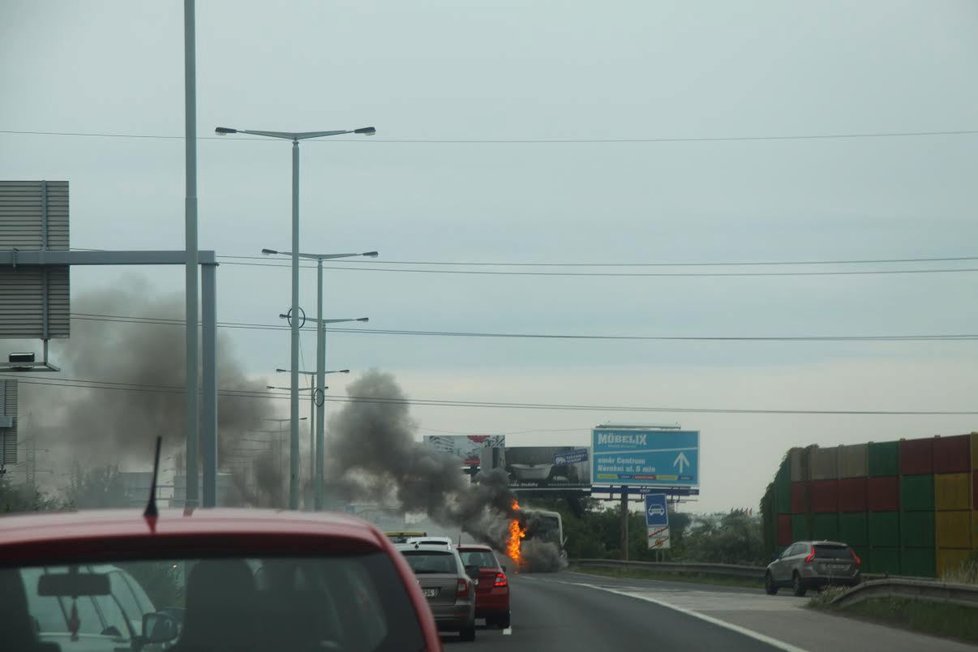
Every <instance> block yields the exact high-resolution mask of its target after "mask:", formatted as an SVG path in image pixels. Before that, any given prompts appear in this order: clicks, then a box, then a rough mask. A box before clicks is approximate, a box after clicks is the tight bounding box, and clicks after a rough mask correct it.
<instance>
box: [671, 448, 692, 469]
mask: <svg viewBox="0 0 978 652" xmlns="http://www.w3.org/2000/svg"><path fill="white" fill-rule="evenodd" d="M677 464H678V465H679V472H680V473H682V472H683V470H684V469H685V467H687V466H689V458H688V457H686V453H683V452H682V451H680V452H679V455H676V461H675V462H673V463H672V465H673V466H676V465H677Z"/></svg>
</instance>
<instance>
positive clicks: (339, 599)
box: [0, 509, 509, 652]
mask: <svg viewBox="0 0 978 652" xmlns="http://www.w3.org/2000/svg"><path fill="white" fill-rule="evenodd" d="M0 605H2V609H0V649H2V650H10V651H12V652H110V651H111V652H115V651H116V650H123V649H124V650H131V651H132V652H158V651H160V652H162V651H167V652H171V651H172V652H197V651H200V650H208V651H213V652H220V651H221V650H236V651H237V650H242V651H249V650H254V651H255V652H258V651H267V650H278V649H281V650H290V652H305V651H309V652H312V651H313V650H316V651H321V650H352V651H356V652H395V651H399V650H428V651H431V652H435V651H438V650H441V649H442V648H441V639H440V636H439V631H458V632H459V633H460V634H461V636H462V638H463V639H464V640H472V639H474V636H475V619H476V618H486V619H487V622H488V623H489V624H490V625H496V626H508V624H509V586H508V581H507V578H506V575H505V572H504V570H503V568H502V567H501V566H500V565H499V562H498V560H496V558H495V556H494V555H493V554H492V551H491V550H490V549H488V548H487V547H484V546H462V547H456V546H453V545H451V544H450V543H449V544H448V545H445V544H444V543H434V544H433V543H425V544H407V543H405V544H400V545H397V546H395V544H393V543H392V542H391V541H390V540H389V539H388V538H387V537H386V536H384V535H383V534H382V533H381V532H380V531H378V530H377V529H376V528H375V527H373V526H372V525H370V524H368V523H365V522H363V521H360V520H358V519H354V518H351V517H347V516H344V515H338V514H323V513H316V514H310V513H303V512H271V511H264V510H229V509H209V510H196V511H192V510H188V511H183V512H181V511H164V512H161V513H160V514H159V516H145V515H140V514H139V513H138V512H136V511H131V510H112V511H101V512H79V513H64V514H38V515H26V516H7V517H3V518H0Z"/></svg>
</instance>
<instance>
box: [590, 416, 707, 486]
mask: <svg viewBox="0 0 978 652" xmlns="http://www.w3.org/2000/svg"><path fill="white" fill-rule="evenodd" d="M591 456H592V460H591V483H592V484H594V485H627V486H629V487H643V486H644V487H698V486H699V484H700V477H699V462H700V433H699V431H696V430H654V429H640V428H595V429H594V430H593V432H592V435H591Z"/></svg>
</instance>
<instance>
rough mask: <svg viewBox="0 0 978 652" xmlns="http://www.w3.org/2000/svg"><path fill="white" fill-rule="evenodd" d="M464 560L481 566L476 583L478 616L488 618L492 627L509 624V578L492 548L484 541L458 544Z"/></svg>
mask: <svg viewBox="0 0 978 652" xmlns="http://www.w3.org/2000/svg"><path fill="white" fill-rule="evenodd" d="M458 554H459V556H461V557H462V563H463V564H464V565H465V567H466V568H468V567H469V566H478V567H479V582H478V584H477V585H476V587H475V617H476V618H485V619H486V624H487V625H489V626H490V627H499V628H500V629H505V628H507V627H509V580H508V579H507V578H506V571H505V569H504V568H503V567H502V565H500V563H499V560H497V559H496V555H495V554H493V552H492V548H490V547H489V546H480V545H475V544H472V545H468V544H466V545H461V546H458Z"/></svg>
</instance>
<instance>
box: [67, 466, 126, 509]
mask: <svg viewBox="0 0 978 652" xmlns="http://www.w3.org/2000/svg"><path fill="white" fill-rule="evenodd" d="M66 494H67V495H66V498H67V500H68V502H69V503H70V504H71V505H73V506H74V507H76V508H77V509H97V508H104V507H124V506H126V495H125V490H124V487H123V485H122V479H121V476H120V475H119V467H117V466H100V467H95V468H93V469H88V470H86V471H83V470H82V468H81V465H80V464H78V463H77V462H76V463H75V466H74V468H73V469H72V471H71V484H70V485H69V486H68V489H67V492H66Z"/></svg>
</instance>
